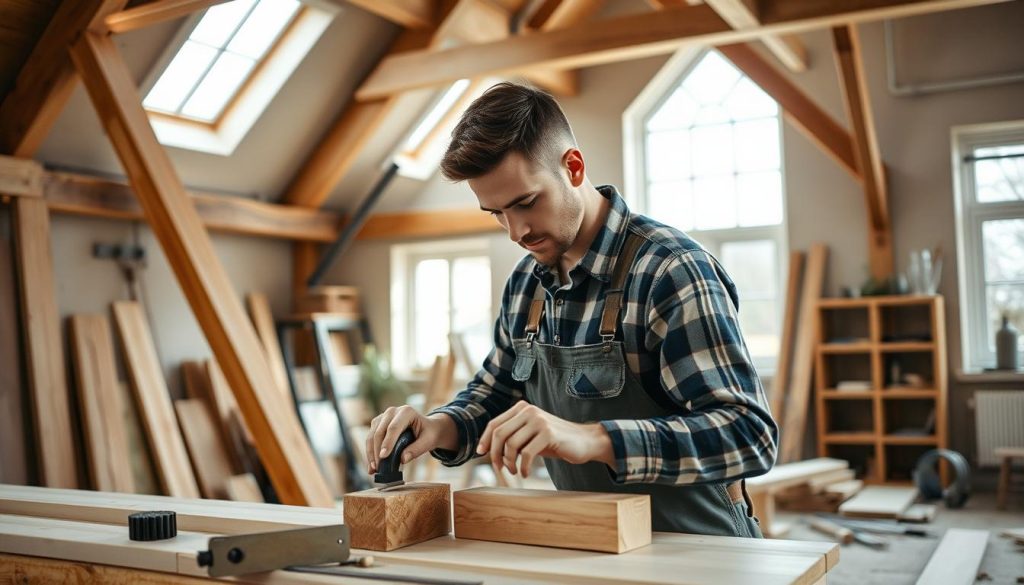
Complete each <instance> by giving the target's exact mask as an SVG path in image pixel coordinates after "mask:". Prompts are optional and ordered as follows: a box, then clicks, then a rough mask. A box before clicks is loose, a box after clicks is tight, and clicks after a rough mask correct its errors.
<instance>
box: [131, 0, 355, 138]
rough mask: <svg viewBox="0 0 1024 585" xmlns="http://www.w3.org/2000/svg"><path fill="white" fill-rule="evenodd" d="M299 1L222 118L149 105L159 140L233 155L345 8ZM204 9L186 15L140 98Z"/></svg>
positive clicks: (156, 77) (308, 0) (199, 18)
mask: <svg viewBox="0 0 1024 585" xmlns="http://www.w3.org/2000/svg"><path fill="white" fill-rule="evenodd" d="M299 2H300V4H301V6H300V7H299V9H298V11H296V13H295V15H294V16H293V17H292V20H291V22H289V23H288V25H287V26H285V27H284V29H282V31H281V32H280V34H278V36H277V38H276V39H275V40H274V42H273V44H272V45H271V46H270V48H269V49H268V50H267V52H266V54H265V55H264V56H263V58H261V59H260V60H259V61H258V62H256V64H255V65H254V66H253V68H252V70H251V71H250V72H249V74H248V76H247V77H246V79H245V81H243V82H242V83H241V84H240V85H239V88H238V91H237V92H236V93H235V95H234V96H233V97H232V98H231V99H229V100H228V102H227V103H226V104H225V105H224V108H223V109H222V110H221V112H220V115H219V116H218V117H217V119H215V120H213V121H211V122H206V121H203V120H199V119H196V118H191V117H188V116H184V115H179V114H171V113H168V112H164V111H161V110H150V109H145V112H146V114H147V116H148V118H149V121H150V124H151V125H152V127H153V131H154V133H155V134H156V136H157V140H158V141H159V142H160V143H161V144H163V145H164V146H173V147H177V148H182V149H186V150H193V151H196V152H203V153H208V154H217V155H222V156H230V155H231V154H232V153H233V152H234V151H235V149H236V148H237V147H238V145H239V144H240V143H241V141H242V139H243V138H244V137H245V135H246V134H247V133H248V132H249V130H250V129H252V126H253V125H255V123H256V120H258V119H259V118H260V116H262V114H263V112H264V111H265V110H266V108H267V106H269V105H270V102H271V101H273V99H274V98H275V97H276V96H277V94H278V92H279V91H280V90H281V88H282V87H283V86H284V84H285V82H286V81H287V80H288V78H289V77H291V75H292V74H293V73H294V72H295V70H296V69H297V68H298V66H299V64H300V63H301V62H302V61H303V60H304V59H305V57H306V55H307V54H308V53H309V51H310V50H311V49H312V48H313V46H314V45H315V44H316V42H317V41H318V40H319V39H320V37H321V35H322V34H323V33H324V31H326V30H327V27H328V26H329V25H330V24H331V22H333V20H334V18H335V17H336V16H337V15H338V14H339V13H340V12H341V11H342V8H341V7H340V6H336V5H332V4H330V3H327V2H319V1H313V0H299ZM205 14H206V11H205V10H203V11H200V12H197V13H195V14H192V15H191V16H189V17H188V18H187V19H185V21H184V23H182V25H181V27H180V28H179V29H178V32H177V33H176V34H175V36H174V38H173V39H172V40H171V42H170V43H168V45H167V47H166V48H165V49H164V52H163V53H162V54H161V56H160V58H159V59H157V61H156V63H155V64H154V65H153V67H151V68H150V71H149V73H148V74H147V75H146V77H145V78H144V80H143V82H142V83H141V84H140V86H139V95H140V100H141V99H142V98H144V97H145V96H146V95H147V94H148V93H149V91H150V90H151V89H152V88H153V86H154V85H155V84H156V82H157V81H158V80H159V79H160V77H161V76H162V75H163V73H164V71H165V70H166V69H167V67H168V66H169V65H170V63H171V61H172V60H173V59H174V57H175V56H176V55H177V54H178V52H179V51H180V50H181V48H182V47H183V46H184V45H185V42H186V41H187V40H188V38H189V35H191V34H192V31H193V30H195V28H196V26H197V25H198V24H199V21H200V20H201V19H202V17H203V16H204V15H205Z"/></svg>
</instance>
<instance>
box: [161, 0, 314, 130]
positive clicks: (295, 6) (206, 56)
mask: <svg viewBox="0 0 1024 585" xmlns="http://www.w3.org/2000/svg"><path fill="white" fill-rule="evenodd" d="M300 7H301V5H300V3H299V2H298V0H234V1H233V2H227V3H224V4H219V5H216V6H214V7H212V8H210V9H209V10H207V11H206V14H204V15H203V17H202V18H201V19H200V20H199V23H198V24H196V26H195V28H194V29H192V32H191V34H189V36H188V39H187V40H186V41H185V43H184V44H183V45H182V46H181V48H180V49H179V50H178V53H177V55H175V56H174V58H173V59H172V60H171V62H170V63H169V64H168V65H167V68H166V69H165V70H164V72H163V73H162V74H161V75H160V78H159V79H157V82H156V83H155V84H154V85H153V88H152V89H150V90H149V93H148V94H147V95H146V98H145V99H144V100H143V102H142V103H143V105H144V106H145V107H146V108H148V109H150V110H154V111H158V112H162V113H166V114H171V115H177V116H182V117H186V118H191V119H194V120H199V121H202V122H214V121H215V120H217V118H218V117H219V116H220V114H221V112H223V111H224V107H225V106H227V104H228V103H229V102H230V101H231V99H232V98H234V97H235V96H236V95H237V94H238V92H239V90H240V89H241V88H242V85H243V84H244V83H245V81H246V80H247V79H248V78H249V76H250V74H251V73H252V72H253V70H254V69H255V68H256V65H257V64H258V63H259V62H260V61H261V60H262V59H263V58H264V56H266V54H267V52H268V51H269V50H270V48H271V47H272V46H273V44H274V42H275V41H277V39H278V38H279V37H280V36H281V33H282V32H284V30H285V28H286V27H287V26H288V25H289V24H290V23H291V22H292V20H293V19H294V18H295V16H296V14H297V13H298V11H299V8H300Z"/></svg>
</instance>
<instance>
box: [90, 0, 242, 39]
mask: <svg viewBox="0 0 1024 585" xmlns="http://www.w3.org/2000/svg"><path fill="white" fill-rule="evenodd" d="M227 1H228V0H152V1H150V2H146V3H145V4H141V5H139V6H135V7H133V8H129V9H127V10H122V11H120V12H115V13H113V14H111V15H109V16H107V18H106V19H105V21H104V22H105V24H106V26H107V30H109V31H110V32H112V33H115V34H116V33H123V32H128V31H130V30H135V29H138V28H145V27H147V26H152V25H154V24H158V23H161V22H164V21H167V20H174V19H175V18H181V17H183V16H188V15H189V14H192V13H193V12H199V11H200V10H206V9H207V8H209V7H211V6H215V5H217V4H223V3H224V2H227Z"/></svg>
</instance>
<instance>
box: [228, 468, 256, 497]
mask: <svg viewBox="0 0 1024 585" xmlns="http://www.w3.org/2000/svg"><path fill="white" fill-rule="evenodd" d="M224 489H225V491H226V492H227V496H228V499H229V500H234V501H236V502H263V501H264V500H263V493H262V492H261V491H260V486H259V484H258V483H256V477H255V476H254V475H253V474H251V473H243V474H240V475H232V476H231V477H229V478H228V481H227V483H226V484H225V486H224Z"/></svg>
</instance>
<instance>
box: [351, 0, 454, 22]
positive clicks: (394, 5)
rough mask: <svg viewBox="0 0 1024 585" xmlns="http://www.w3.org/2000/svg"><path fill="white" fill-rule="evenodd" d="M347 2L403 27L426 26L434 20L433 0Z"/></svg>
mask: <svg viewBox="0 0 1024 585" xmlns="http://www.w3.org/2000/svg"><path fill="white" fill-rule="evenodd" d="M348 3H349V4H352V5H355V6H358V7H360V8H362V9H363V10H365V11H367V12H372V13H373V14H376V15H377V16H381V17H384V18H386V19H388V20H390V21H391V22H394V23H395V24H399V25H402V26H404V27H405V28H428V27H430V25H431V24H433V22H434V13H435V4H436V2H435V0H348Z"/></svg>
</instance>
